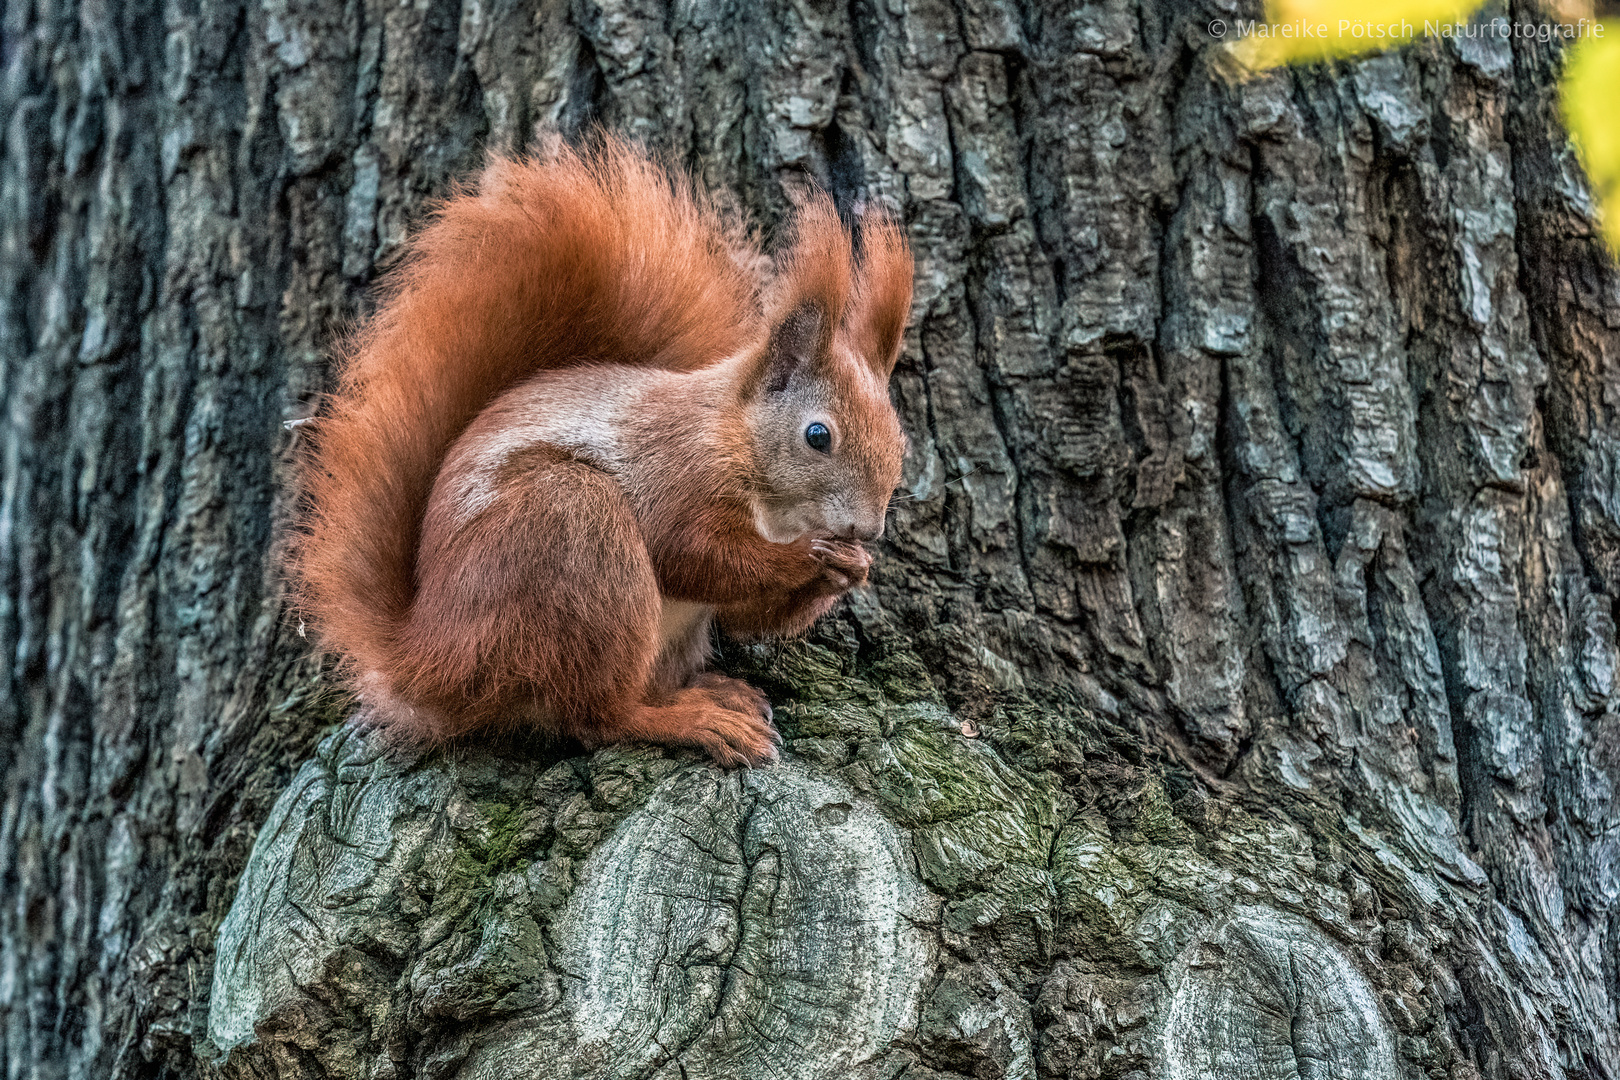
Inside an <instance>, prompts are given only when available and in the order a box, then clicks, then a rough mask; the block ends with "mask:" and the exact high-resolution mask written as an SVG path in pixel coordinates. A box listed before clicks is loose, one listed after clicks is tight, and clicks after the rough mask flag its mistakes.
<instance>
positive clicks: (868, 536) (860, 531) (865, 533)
mask: <svg viewBox="0 0 1620 1080" xmlns="http://www.w3.org/2000/svg"><path fill="white" fill-rule="evenodd" d="M835 535H836V536H837V537H838V539H840V540H858V541H860V542H861V543H863V544H869V543H871V542H872V541H874V540H876V539H878V538H879V537H881V536H882V535H883V519H882V518H878V520H877V524H876V525H875V526H874V525H858V524H856V523H854V522H851V523H850V524H848V525H845V526H844V527H843V528H842V529H840V530H839V531H838V532H837V533H836V534H835Z"/></svg>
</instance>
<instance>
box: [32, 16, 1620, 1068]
mask: <svg viewBox="0 0 1620 1080" xmlns="http://www.w3.org/2000/svg"><path fill="white" fill-rule="evenodd" d="M1235 14H1236V12H1235V11H1234V10H1233V9H1232V8H1230V7H1226V6H1222V4H1221V3H1217V4H1216V5H1214V6H1211V7H1208V8H1199V9H1194V8H1189V7H1185V6H1177V5H1161V4H1159V3H1157V2H1156V0H1131V2H1127V0H1103V2H1100V3H1094V4H1089V5H1085V6H1079V7H1075V6H1064V5H1047V6H1043V5H1040V4H1038V3H1028V4H1024V5H1018V4H1011V3H1003V2H1000V0H885V2H883V3H869V2H867V0H857V2H856V3H853V4H850V5H846V6H839V5H826V4H821V3H800V4H789V3H780V2H774V0H773V2H766V3H741V2H715V3H711V2H708V0H701V2H696V3H691V4H684V5H664V4H655V3H651V2H647V0H635V2H621V0H577V2H575V3H572V4H567V5H565V4H558V3H551V2H541V3H523V4H520V3H514V2H512V0H493V2H488V3H485V2H479V3H466V4H455V3H450V2H449V0H419V2H413V3H409V4H404V5H399V4H388V3H382V2H380V0H345V2H343V3H337V2H336V0H322V2H313V0H263V2H262V3H258V4H243V3H237V2H235V0H166V2H165V3H161V4H159V3H150V2H147V0H123V2H121V3H116V4H108V3H100V2H90V0H78V2H77V3H61V4H54V3H45V2H42V0H41V2H36V3H33V4H23V3H12V4H8V5H7V6H6V7H5V8H4V11H3V14H0V61H3V63H4V82H3V83H0V116H3V117H4V118H5V123H6V128H5V144H4V151H3V157H0V396H3V399H4V401H5V410H6V411H5V418H4V427H3V429H0V440H3V441H0V584H3V585H4V588H3V589H0V655H3V656H4V657H6V664H7V675H6V679H7V682H6V686H5V690H4V692H3V693H0V731H3V732H4V735H5V737H4V738H3V739H0V746H3V748H4V749H3V752H0V765H3V767H4V768H5V770H6V771H5V779H4V788H3V794H4V800H5V801H4V804H3V808H0V868H3V871H0V872H3V873H4V875H5V876H4V879H3V883H4V890H5V895H6V897H7V902H6V903H5V904H4V905H0V1056H3V1058H4V1060H5V1062H6V1068H7V1074H8V1075H9V1076H16V1077H39V1078H45V1077H50V1078H55V1077H74V1078H79V1077H83V1078H98V1080H99V1078H102V1077H133V1076H158V1075H166V1076H176V1077H197V1076H213V1075H227V1076H248V1075H253V1076H272V1075H275V1076H300V1077H305V1076H307V1077H314V1076H366V1077H387V1076H393V1077H407V1076H422V1077H448V1076H464V1077H469V1078H470V1077H496V1076H508V1075H541V1076H557V1077H571V1078H572V1077H587V1076H598V1075H627V1076H628V1075H633V1076H639V1077H657V1078H659V1080H663V1078H666V1077H668V1078H673V1077H677V1076H686V1077H699V1076H714V1077H721V1076H726V1077H745V1076H746V1077H755V1076H761V1077H763V1076H777V1075H785V1076H794V1077H798V1076H804V1077H810V1076H823V1075H827V1076H830V1075H870V1076H883V1077H892V1076H897V1075H902V1074H903V1075H905V1076H907V1077H911V1078H925V1077H941V1076H986V1077H990V1076H1009V1077H1027V1076H1054V1077H1057V1076H1061V1077H1074V1078H1080V1077H1099V1078H1100V1077H1133V1078H1135V1077H1147V1076H1152V1077H1167V1078H1168V1077H1180V1076H1203V1075H1211V1074H1218V1075H1222V1076H1232V1077H1244V1078H1247V1077H1255V1078H1262V1077H1263V1078H1267V1080H1269V1078H1272V1077H1277V1078H1294V1077H1300V1078H1317V1077H1361V1076H1386V1075H1395V1076H1405V1077H1418V1076H1425V1077H1451V1078H1458V1080H1461V1078H1467V1077H1489V1078H1507V1077H1535V1078H1552V1077H1560V1078H1562V1077H1571V1078H1575V1077H1579V1078H1599V1077H1615V1076H1617V1075H1620V1019H1617V1014H1616V1008H1617V1001H1616V994H1617V991H1616V986H1617V985H1620V922H1617V917H1616V901H1617V899H1620V852H1617V850H1616V844H1617V840H1620V813H1617V808H1616V805H1615V795H1614V784H1615V780H1616V774H1617V772H1620V720H1617V718H1616V715H1615V713H1614V712H1613V711H1612V705H1611V697H1612V695H1613V694H1614V691H1615V686H1614V672H1615V666H1616V649H1615V609H1614V601H1615V598H1616V596H1617V595H1620V594H1617V590H1620V561H1617V560H1620V405H1617V403H1620V389H1617V387H1620V372H1617V371H1616V370H1615V367H1614V365H1615V363H1616V361H1617V358H1620V276H1617V273H1616V269H1615V263H1614V260H1613V258H1612V256H1610V255H1609V254H1608V253H1606V252H1605V251H1603V250H1602V248H1601V247H1600V245H1599V244H1598V242H1597V239H1596V237H1595V236H1594V233H1593V229H1592V226H1591V220H1590V205H1589V195H1588V192H1587V188H1586V185H1585V181H1584V179H1583V178H1582V176H1581V174H1580V171H1579V168H1578V165H1577V163H1576V162H1575V160H1574V158H1573V157H1572V155H1571V153H1570V151H1569V148H1568V146H1567V143H1566V141H1565V139H1564V137H1563V135H1562V133H1561V131H1560V129H1559V126H1558V120H1557V109H1556V101H1555V97H1554V79H1555V77H1556V74H1557V71H1558V67H1559V63H1560V56H1561V51H1560V50H1561V45H1559V44H1556V43H1554V44H1544V43H1538V42H1535V41H1528V40H1524V39H1519V40H1515V41H1513V42H1511V43H1510V42H1508V41H1505V40H1501V39H1494V40H1492V39H1479V38H1476V39H1473V40H1457V41H1446V42H1441V41H1431V42H1428V43H1425V44H1422V45H1420V46H1418V47H1416V48H1413V49H1410V50H1407V51H1404V52H1402V53H1399V54H1392V55H1386V56H1379V57H1371V58H1367V59H1363V60H1360V61H1356V62H1354V63H1345V64H1340V65H1335V66H1325V67H1324V66H1317V67H1309V68H1303V69H1299V70H1295V71H1285V72H1279V73H1276V74H1272V75H1268V76H1265V77H1261V78H1258V79H1253V80H1248V81H1243V80H1235V79H1233V78H1232V77H1230V72H1228V71H1227V70H1226V69H1225V67H1224V66H1223V65H1222V64H1221V63H1220V62H1219V59H1218V56H1217V54H1216V51H1215V50H1214V48H1213V43H1212V42H1211V40H1210V39H1209V37H1208V35H1207V33H1206V32H1205V29H1204V28H1205V26H1206V24H1207V22H1208V20H1209V19H1210V18H1211V17H1213V16H1215V15H1221V16H1222V17H1224V18H1227V19H1228V20H1231V19H1232V18H1233V16H1234V15H1235ZM1242 14H1244V15H1245V16H1248V15H1250V14H1252V12H1251V11H1248V10H1244V11H1243V12H1242ZM1486 14H1487V16H1488V15H1491V14H1511V15H1512V17H1513V18H1515V19H1519V20H1532V19H1538V18H1541V17H1542V16H1541V15H1540V13H1539V10H1538V9H1535V8H1532V7H1531V6H1530V5H1528V4H1526V5H1524V6H1523V7H1522V8H1521V7H1516V8H1514V9H1513V10H1512V11H1511V12H1509V11H1507V9H1487V13H1486ZM597 121H600V122H602V123H604V124H606V125H608V126H611V127H613V128H615V129H618V130H623V131H627V132H631V133H633V134H636V135H637V136H639V137H642V138H645V139H646V140H648V141H649V142H650V143H652V144H653V145H654V146H657V147H659V148H661V149H663V150H665V151H667V152H669V153H671V154H672V155H673V156H674V157H675V158H676V159H677V160H679V161H682V162H684V163H685V164H687V165H688V166H689V167H690V168H692V169H693V170H694V171H695V172H696V173H698V174H699V175H700V176H701V177H702V178H703V179H704V180H705V182H706V183H708V184H709V185H711V186H713V187H715V188H718V189H722V190H725V191H728V192H731V193H732V194H733V195H734V197H735V198H736V199H737V201H738V203H739V204H740V205H741V206H742V207H743V208H745V209H746V210H748V211H749V212H750V213H752V214H753V215H754V216H755V217H756V218H757V219H758V220H759V221H761V222H762V224H763V225H764V226H765V227H766V228H767V229H770V228H773V227H774V226H776V225H777V224H779V223H780V221H781V220H782V216H783V213H784V211H785V210H786V208H787V207H788V206H789V205H790V203H791V201H792V197H793V194H794V192H795V191H796V190H799V189H801V188H802V187H803V186H804V185H806V184H808V183H812V182H815V183H822V184H825V185H827V186H829V187H830V188H831V189H832V191H833V192H834V193H835V195H836V196H837V197H838V198H839V199H840V200H841V201H842V202H844V203H845V204H846V205H847V204H851V203H854V202H856V201H863V200H864V201H868V202H881V203H883V204H885V205H887V206H889V207H891V208H892V209H894V210H896V211H898V212H899V213H901V214H902V215H903V217H904V219H905V221H906V223H907V227H908V229H909V231H910V234H911V236H912V239H913V242H914V244H915V246H916V249H917V253H918V299H917V305H916V308H915V311H914V318H913V324H912V328H911V330H910V333H909V336H908V341H907V349H906V355H905V357H904V359H903V360H902V361H901V366H900V369H899V371H898V372H897V375H896V379H895V383H894V395H895V400H896V402H897V404H898V406H899V407H900V409H901V411H902V415H903V417H904V419H905V423H906V427H907V430H908V432H909V434H910V436H911V439H912V444H913V452H912V454H911V457H910V459H909V461H908V466H907V475H906V485H907V491H906V495H905V497H903V498H902V499H901V500H900V501H899V502H898V504H897V506H896V509H895V513H894V515H893V518H892V521H891V528H890V532H889V535H888V537H887V539H886V541H885V546H884V551H883V554H882V557H881V559H880V561H879V563H878V566H877V571H876V576H875V585H874V588H873V589H871V590H870V591H866V592H863V593H861V594H859V595H857V596H855V597H852V598H851V601H850V603H849V604H848V605H847V606H845V607H844V608H842V609H841V610H840V611H839V613H838V614H837V616H836V617H835V618H833V619H830V620H828V622H827V623H826V624H825V625H824V626H822V627H821V628H819V629H818V630H817V631H816V632H815V633H814V634H813V635H812V637H811V638H810V639H809V640H808V641H806V642H800V643H794V644H790V645H786V646H782V647H769V648H749V649H744V648H742V647H739V646H736V645H729V644H728V645H723V647H722V661H723V665H724V666H725V667H726V668H727V669H728V670H731V671H733V672H734V673H738V674H742V675H745V676H748V677H750V678H753V679H754V680H756V681H757V682H758V683H759V684H760V685H762V686H764V687H765V688H767V690H768V691H769V692H770V693H771V695H772V697H773V700H774V701H775V702H776V703H777V704H778V708H777V710H776V715H777V718H778V722H779V724H780V726H781V727H782V729H783V732H784V735H785V736H786V737H787V749H788V752H789V753H788V760H787V762H786V763H785V764H784V765H783V766H781V767H778V768H775V769H771V770H763V771H760V772H757V773H752V774H734V775H730V776H723V775H721V774H719V773H717V772H715V771H714V770H712V769H711V768H710V767H709V766H707V765H706V764H705V763H703V762H701V761H699V760H697V759H696V758H695V757H693V756H691V755H686V754H679V753H673V752H665V751H661V750H656V749H649V748H637V749H617V750H610V751H606V752H603V753H601V754H598V755H595V756H594V757H591V756H585V755H583V754H581V753H580V752H579V750H578V748H577V747H569V746H552V745H537V746H519V747H504V748H500V747H479V748H469V749H464V750H461V751H457V752H455V753H451V754H441V755H436V756H429V757H426V758H423V759H421V760H405V759H400V758H395V757H392V756H389V755H387V754H383V753H381V752H380V750H379V748H377V747H375V746H372V745H371V744H369V743H368V742H366V741H365V740H364V739H363V738H360V737H358V736H355V735H353V734H342V733H337V734H334V733H333V727H332V726H333V724H335V723H336V722H337V721H338V720H339V719H340V718H341V716H342V714H343V711H344V704H343V702H342V701H341V700H340V699H336V698H334V697H332V696H331V695H330V694H329V693H326V692H324V691H323V689H322V687H323V682H322V679H321V674H320V671H319V664H318V662H317V661H315V660H312V659H309V658H307V656H306V645H305V643H304V642H302V641H301V640H300V639H299V637H298V634H297V627H296V625H294V624H292V623H289V622H288V621H287V620H286V619H285V618H284V617H283V615H282V613H281V602H282V594H281V586H280V584H279V582H278V578H277V574H276V570H275V565H276V563H275V554H274V553H275V547H276V544H277V543H278V537H280V536H281V535H282V530H283V529H284V528H285V526H286V524H287V521H288V517H289V510H290V495H289V493H288V491H287V488H286V480H287V472H288V465H289V462H290V461H291V455H292V452H293V450H294V444H295V442H296V439H297V438H298V435H297V432H296V430H295V429H294V430H289V429H287V428H285V427H283V421H285V420H289V419H296V418H299V417H303V416H306V415H309V414H310V412H312V411H313V409H314V408H315V407H316V401H317V396H318V393H319V391H320V388H321V387H322V385H323V382H324V379H325V377H326V370H327V365H326V359H325V358H326V356H327V353H328V349H329V346H330V344H331V342H332V340H333V338H334V336H335V335H336V334H337V333H338V332H339V331H340V330H341V327H342V326H343V325H344V323H345V322H346V321H347V320H350V319H352V318H354V317H356V316H357V315H359V314H361V313H362V312H363V311H364V308H365V296H366V290H367V288H368V286H369V285H370V284H371V282H372V281H373V280H374V279H375V277H376V275H377V274H378V273H379V267H383V266H386V264H387V261H388V259H389V257H390V255H391V254H392V253H393V252H394V251H396V250H397V247H398V244H399V242H400V240H401V239H402V237H403V236H404V235H406V233H407V231H408V229H409V227H410V225H411V222H412V221H413V220H415V219H416V218H417V217H418V216H419V215H420V214H421V213H422V212H423V209H424V207H425V206H426V205H427V202H428V200H429V199H430V198H431V197H432V196H433V195H435V194H436V193H439V192H442V191H443V190H445V188H446V185H447V184H448V183H449V182H450V181H451V180H452V179H453V178H454V177H455V176H457V175H460V174H462V173H464V172H465V171H467V170H469V169H471V168H474V167H476V164H477V162H478V160H479V156H480V154H481V153H482V152H483V148H484V147H487V146H504V147H508V148H513V149H521V148H522V147H524V146H526V145H529V143H530V141H531V140H532V139H533V138H534V132H535V130H536V126H537V125H543V126H549V127H556V128H560V129H562V130H563V131H565V132H568V133H577V132H579V131H580V130H582V128H583V127H584V126H585V125H588V124H590V123H593V122H597ZM323 739H324V740H325V741H324V742H323V741H322V740H323ZM317 744H319V749H317ZM278 798H279V800H280V801H279V803H278V802H277V800H278ZM273 807H274V808H273ZM250 851H251V852H252V853H253V854H252V858H251V861H250V857H249V856H250ZM621 1029H622V1033H621V1034H618V1035H612V1034H610V1031H613V1030H621ZM225 1047H229V1048H230V1053H229V1056H228V1057H226V1056H224V1055H222V1053H221V1049H222V1048H225ZM767 1048H768V1049H767Z"/></svg>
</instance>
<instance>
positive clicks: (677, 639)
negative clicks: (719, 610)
mask: <svg viewBox="0 0 1620 1080" xmlns="http://www.w3.org/2000/svg"><path fill="white" fill-rule="evenodd" d="M663 601H664V609H663V611H662V612H660V613H659V616H658V651H659V652H668V651H669V650H670V649H672V648H676V649H679V648H683V647H684V646H685V645H686V643H687V642H688V641H690V640H691V638H692V635H693V633H694V632H695V631H696V630H697V629H698V624H699V623H702V622H706V621H707V620H708V618H709V616H710V615H712V614H714V607H713V605H710V604H694V603H692V602H690V601H688V600H671V599H670V598H669V597H667V596H666V597H664V598H663Z"/></svg>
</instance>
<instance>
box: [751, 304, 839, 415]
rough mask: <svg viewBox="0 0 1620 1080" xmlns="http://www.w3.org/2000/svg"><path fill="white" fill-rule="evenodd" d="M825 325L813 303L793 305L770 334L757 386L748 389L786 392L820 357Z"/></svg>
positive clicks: (822, 314)
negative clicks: (794, 380) (795, 379)
mask: <svg viewBox="0 0 1620 1080" xmlns="http://www.w3.org/2000/svg"><path fill="white" fill-rule="evenodd" d="M826 323H827V316H826V314H825V313H824V312H823V311H822V310H821V306H820V305H819V304H817V303H815V302H814V301H812V300H803V301H800V302H799V303H798V304H797V305H795V306H794V307H793V309H792V310H790V311H789V312H788V313H787V317H786V318H784V319H783V320H782V321H781V322H779V323H777V324H776V326H775V328H773V329H772V330H771V340H770V343H769V344H768V345H766V346H765V356H764V362H763V364H762V365H761V366H760V369H759V374H758V376H757V380H756V385H754V386H752V387H750V389H751V390H753V391H755V392H758V391H760V390H763V391H765V392H767V393H777V392H780V391H782V390H786V389H787V385H788V383H789V382H791V381H792V380H793V376H794V375H796V374H797V373H798V372H799V371H801V370H802V369H804V368H806V367H808V366H809V365H810V364H811V363H813V362H814V361H815V358H816V356H817V354H818V353H820V351H821V348H822V341H823V338H825V336H826Z"/></svg>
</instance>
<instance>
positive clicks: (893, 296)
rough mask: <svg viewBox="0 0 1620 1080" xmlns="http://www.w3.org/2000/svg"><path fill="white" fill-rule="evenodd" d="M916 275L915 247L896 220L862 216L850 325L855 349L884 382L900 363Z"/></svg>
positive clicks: (848, 318)
mask: <svg viewBox="0 0 1620 1080" xmlns="http://www.w3.org/2000/svg"><path fill="white" fill-rule="evenodd" d="M912 273H913V268H912V260H911V246H910V245H909V244H907V243H906V237H905V234H904V233H903V232H901V231H900V226H899V225H898V224H897V223H896V222H895V221H894V219H892V218H890V217H888V216H886V215H879V214H865V215H862V218H861V265H860V269H859V270H858V271H857V274H856V281H855V298H854V302H853V303H852V304H851V305H850V310H849V313H848V315H847V316H846V320H847V324H848V334H849V341H850V344H851V345H853V346H854V347H855V349H856V351H857V353H858V354H859V355H860V356H862V357H865V359H866V362H867V363H869V364H871V365H872V370H874V371H875V372H877V374H878V375H879V376H881V377H882V378H884V379H887V378H888V377H889V375H890V374H891V373H892V372H893V371H894V365H895V361H897V360H899V359H900V343H901V340H902V339H903V338H904V337H905V333H906V322H907V320H909V319H910V318H911V278H912Z"/></svg>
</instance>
